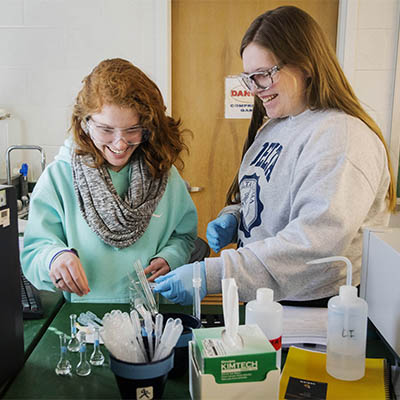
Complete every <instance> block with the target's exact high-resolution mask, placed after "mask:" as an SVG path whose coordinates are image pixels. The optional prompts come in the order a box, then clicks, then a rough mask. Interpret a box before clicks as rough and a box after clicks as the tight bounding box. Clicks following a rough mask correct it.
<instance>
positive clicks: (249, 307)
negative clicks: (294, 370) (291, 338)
mask: <svg viewBox="0 0 400 400" xmlns="http://www.w3.org/2000/svg"><path fill="white" fill-rule="evenodd" d="M282 318H283V307H282V305H281V304H279V303H277V302H275V301H274V291H273V290H272V289H269V288H260V289H257V294H256V299H255V300H252V301H249V302H248V303H247V304H246V318H245V319H246V321H245V322H246V324H257V325H258V326H259V327H260V329H261V330H262V331H263V332H264V334H265V336H267V338H268V340H269V341H270V343H271V344H272V346H274V348H275V350H276V366H277V368H279V369H280V368H281V356H282V354H281V353H282Z"/></svg>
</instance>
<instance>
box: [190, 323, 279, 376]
mask: <svg viewBox="0 0 400 400" xmlns="http://www.w3.org/2000/svg"><path fill="white" fill-rule="evenodd" d="M224 329H225V328H224V327H218V328H203V329H194V330H193V342H194V343H193V344H194V349H193V355H194V357H195V361H196V364H197V366H198V368H199V372H200V373H201V374H210V375H213V376H214V378H215V382H216V383H217V384H225V383H238V382H258V381H263V380H265V379H266V375H267V373H268V372H269V371H271V370H276V369H277V368H276V351H275V349H274V347H273V346H272V345H271V343H270V342H269V341H268V339H267V337H266V336H265V335H264V333H263V332H262V331H261V329H260V328H259V327H258V325H240V326H239V327H238V332H237V333H238V335H239V336H240V339H241V341H242V346H241V347H238V348H232V347H228V346H227V345H226V344H225V342H224V340H223V338H222V336H223V331H224Z"/></svg>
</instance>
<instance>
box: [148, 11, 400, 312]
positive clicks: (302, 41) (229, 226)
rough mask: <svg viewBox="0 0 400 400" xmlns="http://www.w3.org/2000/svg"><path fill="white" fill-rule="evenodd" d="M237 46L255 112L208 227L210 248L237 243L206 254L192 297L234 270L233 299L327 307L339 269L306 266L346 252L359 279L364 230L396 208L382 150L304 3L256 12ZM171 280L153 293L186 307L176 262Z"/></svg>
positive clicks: (339, 280)
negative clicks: (268, 292)
mask: <svg viewBox="0 0 400 400" xmlns="http://www.w3.org/2000/svg"><path fill="white" fill-rule="evenodd" d="M240 53H241V57H242V60H243V67H244V71H245V72H244V73H242V74H241V76H240V77H241V79H242V82H243V84H244V85H245V86H246V87H247V89H248V90H251V91H252V93H253V94H254V98H255V100H254V108H253V114H252V119H251V122H250V126H249V130H248V137H247V140H246V143H245V145H244V149H243V156H242V163H241V166H240V169H239V171H238V174H237V177H236V178H235V180H234V182H233V184H232V186H231V188H230V190H229V191H228V194H227V206H226V207H225V208H224V209H223V210H222V211H221V212H220V215H219V216H218V218H217V219H216V220H214V221H212V222H210V223H209V225H208V228H207V238H208V243H209V245H210V247H211V248H212V249H213V250H214V251H216V252H219V251H220V249H221V248H223V247H225V246H226V245H228V244H229V243H234V242H236V243H237V244H238V249H237V250H233V249H227V250H224V251H222V253H221V256H220V257H215V258H208V259H206V260H205V263H204V264H203V269H202V270H203V276H204V278H205V279H204V280H205V281H206V286H204V287H203V291H202V294H205V293H206V292H208V293H219V292H221V279H222V278H226V277H228V278H230V277H233V278H235V279H236V282H237V285H238V289H239V298H240V299H241V300H243V301H249V300H252V299H254V298H255V297H256V289H257V288H259V287H268V288H272V289H273V290H274V293H275V298H276V299H277V300H288V301H308V302H309V303H308V304H310V305H311V304H319V305H323V304H326V301H327V298H329V297H330V296H332V295H335V294H337V293H338V289H339V286H341V285H343V284H344V283H345V280H346V269H345V267H344V266H343V265H342V264H340V263H339V264H318V265H308V264H307V262H308V261H310V260H313V259H317V258H322V257H327V256H345V257H348V258H349V259H350V260H351V261H352V263H353V284H354V285H358V284H359V283H360V269H361V254H362V229H363V227H365V226H370V227H373V226H382V225H387V224H388V221H389V215H390V212H391V211H392V210H394V207H395V201H396V200H395V190H394V179H393V173H392V170H391V165H390V160H389V154H388V149H387V146H386V144H385V141H384V138H383V136H382V133H381V131H380V129H379V127H378V126H377V124H376V123H375V122H374V121H373V120H372V119H371V117H370V116H369V115H368V114H367V113H366V112H365V111H364V109H363V108H362V106H361V105H360V102H359V101H358V99H357V98H356V96H355V94H354V92H353V90H352V88H351V86H350V84H349V83H348V81H347V79H346V77H345V75H344V73H343V71H342V69H341V67H340V65H339V63H338V61H337V59H336V56H335V53H334V51H333V50H332V48H331V46H330V44H329V42H328V40H327V38H326V36H325V34H324V32H323V31H322V29H321V27H320V26H319V25H318V24H317V23H316V22H315V20H314V19H313V18H312V17H311V16H310V15H308V14H307V13H306V12H304V11H303V10H301V9H299V8H297V7H292V6H283V7H278V8H276V9H274V10H271V11H267V12H266V13H264V14H262V15H260V16H259V17H257V18H256V19H255V20H254V21H253V22H252V24H251V25H250V27H249V28H248V30H247V32H246V33H245V35H244V37H243V39H242V43H241V47H240ZM188 269H189V268H188ZM169 276H170V275H165V276H163V277H161V278H158V279H157V280H156V281H157V282H160V284H159V285H158V287H156V290H158V291H160V292H161V293H162V294H164V295H165V296H167V297H169V298H170V299H173V300H174V301H180V300H183V301H185V302H190V301H191V295H190V292H189V291H187V293H186V295H178V294H177V293H175V291H174V288H175V287H177V288H180V289H182V288H184V287H186V286H185V285H183V284H182V282H183V281H184V280H185V279H182V278H180V276H183V274H182V273H180V269H177V270H175V271H174V272H173V273H171V276H172V278H171V279H169ZM177 277H179V278H180V284H179V285H178V284H177V283H176V282H174V280H175V281H176V280H178V278H177ZM313 302H314V303H313Z"/></svg>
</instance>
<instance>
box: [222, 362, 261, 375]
mask: <svg viewBox="0 0 400 400" xmlns="http://www.w3.org/2000/svg"><path fill="white" fill-rule="evenodd" d="M257 370H258V361H239V362H236V361H235V360H223V361H221V374H231V373H234V372H248V371H257Z"/></svg>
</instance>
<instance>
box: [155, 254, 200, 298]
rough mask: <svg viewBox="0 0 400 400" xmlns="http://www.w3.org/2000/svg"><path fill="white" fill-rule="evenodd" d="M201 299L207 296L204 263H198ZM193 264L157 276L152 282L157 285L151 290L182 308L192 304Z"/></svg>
mask: <svg viewBox="0 0 400 400" xmlns="http://www.w3.org/2000/svg"><path fill="white" fill-rule="evenodd" d="M200 275H201V287H200V297H201V299H203V298H204V296H205V295H206V294H207V283H206V266H205V264H204V261H201V262H200ZM192 279H193V264H185V265H182V267H179V268H176V269H174V270H173V271H171V272H169V273H168V274H166V275H163V276H159V277H158V278H157V279H155V281H154V282H156V283H157V285H156V286H155V288H154V289H153V290H154V292H156V293H161V294H162V295H163V296H164V297H165V298H166V299H168V300H170V301H172V302H173V303H179V304H182V305H183V306H186V305H188V304H192V303H193V281H192Z"/></svg>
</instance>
